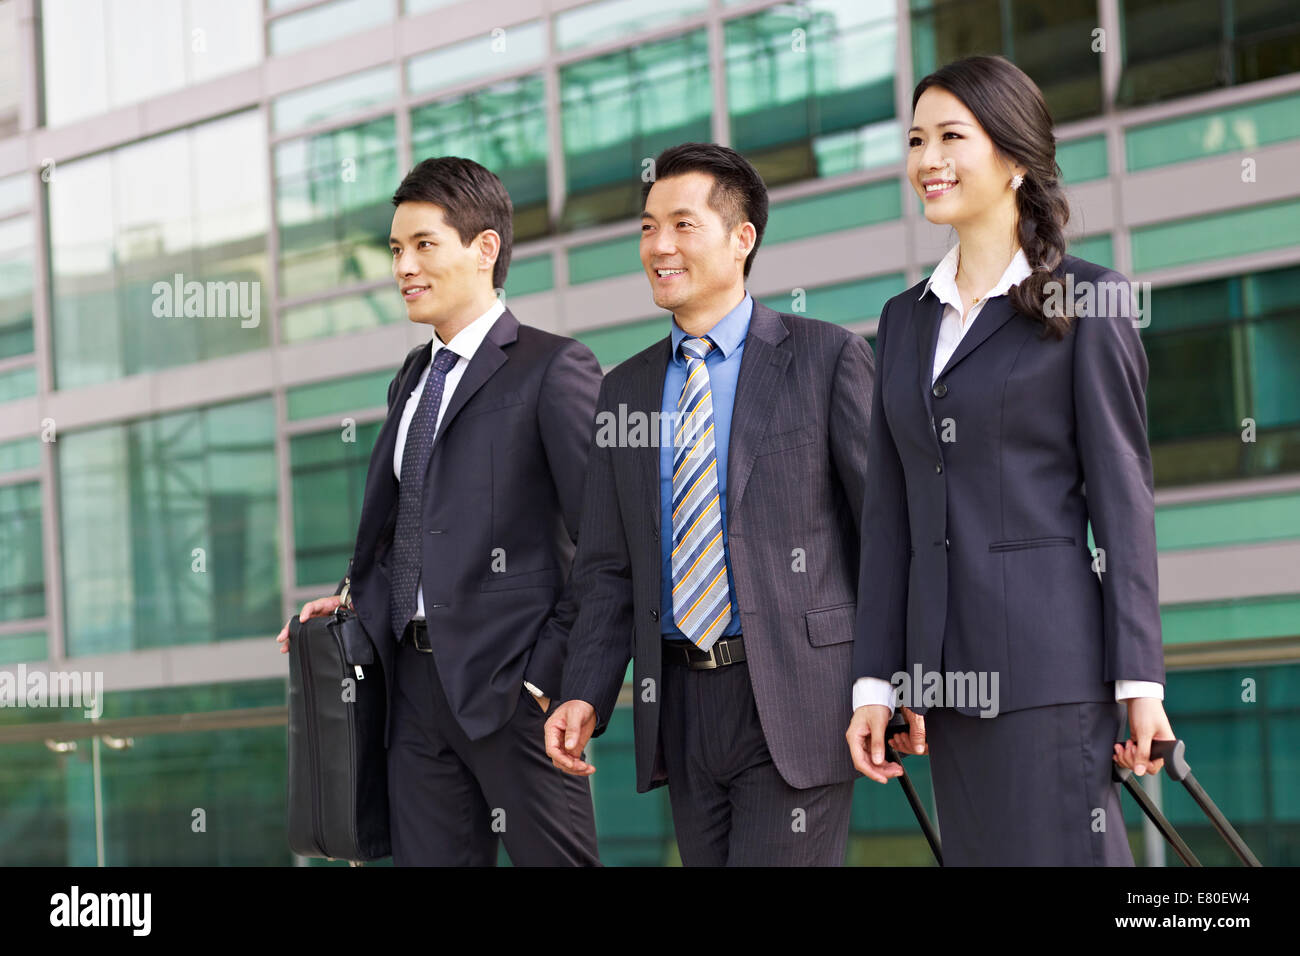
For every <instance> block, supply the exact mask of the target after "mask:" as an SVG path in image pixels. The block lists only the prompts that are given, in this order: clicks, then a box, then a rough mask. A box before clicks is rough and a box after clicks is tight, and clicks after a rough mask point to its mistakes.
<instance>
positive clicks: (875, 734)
mask: <svg viewBox="0 0 1300 956" xmlns="http://www.w3.org/2000/svg"><path fill="white" fill-rule="evenodd" d="M918 719H919V718H918ZM888 723H889V708H888V707H886V706H884V705H883V704H863V705H862V706H861V707H859V708H858V709H857V710H855V711H854V712H853V719H852V720H851V721H850V722H849V729H848V730H847V731H846V732H845V734H844V737H845V739H846V740H848V742H849V753H850V754H852V755H853V766H855V767H857V768H858V772H859V773H861V774H863V775H865V776H867V777H870V778H871V779H872V780H874V781H876V783H888V782H889V778H890V777H897V776H900V775H901V774H902V772H903V765H902V764H900V763H896V762H895V761H892V760H891V761H888V762H886V760H885V726H886V725H887V724H888Z"/></svg>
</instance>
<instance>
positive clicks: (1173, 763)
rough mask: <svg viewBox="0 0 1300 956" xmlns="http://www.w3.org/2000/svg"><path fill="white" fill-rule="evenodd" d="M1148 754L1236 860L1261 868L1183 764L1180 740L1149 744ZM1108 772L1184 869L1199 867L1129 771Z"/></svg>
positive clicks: (1183, 746)
mask: <svg viewBox="0 0 1300 956" xmlns="http://www.w3.org/2000/svg"><path fill="white" fill-rule="evenodd" d="M1150 754H1151V759H1152V760H1163V761H1164V762H1165V766H1164V769H1165V770H1166V771H1167V772H1168V773H1169V776H1170V778H1171V779H1173V780H1176V781H1178V782H1179V783H1181V784H1182V785H1183V786H1184V787H1185V788H1186V789H1187V792H1188V794H1189V795H1191V798H1192V799H1193V800H1194V801H1196V805H1197V806H1198V807H1200V808H1201V812H1202V813H1204V814H1205V815H1206V817H1208V818H1209V821H1210V823H1211V824H1212V825H1213V826H1214V829H1216V830H1217V831H1219V836H1221V837H1223V839H1224V842H1226V843H1227V844H1228V848H1229V849H1231V850H1232V852H1233V853H1235V854H1236V856H1237V859H1239V860H1241V862H1242V863H1244V864H1246V866H1261V865H1262V864H1261V863H1260V862H1259V860H1258V859H1257V858H1256V857H1255V854H1254V853H1252V852H1250V847H1248V846H1247V845H1246V841H1245V840H1243V839H1242V838H1241V835H1240V834H1239V833H1237V831H1236V830H1235V829H1233V827H1232V824H1231V823H1229V822H1228V818H1227V817H1225V816H1224V815H1223V814H1222V813H1221V812H1220V811H1219V808H1218V807H1217V806H1215V804H1214V801H1213V800H1211V799H1210V795H1209V794H1208V793H1206V792H1205V788H1204V787H1202V786H1201V784H1200V782H1199V781H1198V780H1197V779H1196V775H1195V774H1194V773H1192V768H1191V767H1190V766H1188V763H1187V745H1186V744H1185V743H1183V741H1181V740H1153V741H1151V750H1150ZM1111 772H1112V775H1113V776H1114V778H1115V779H1116V780H1118V781H1119V782H1120V783H1122V784H1124V789H1125V790H1127V791H1128V792H1129V793H1130V794H1131V795H1132V797H1133V799H1134V800H1136V801H1137V803H1138V806H1140V807H1141V808H1142V812H1143V813H1145V814H1146V815H1147V819H1149V820H1150V821H1151V822H1152V823H1153V824H1154V825H1155V827H1156V829H1157V830H1159V831H1160V833H1161V835H1162V836H1164V838H1165V839H1166V840H1168V841H1169V845H1170V846H1172V847H1173V848H1174V852H1175V853H1177V854H1178V857H1179V859H1181V860H1182V861H1183V863H1185V864H1186V865H1188V866H1201V865H1202V863H1201V861H1200V860H1198V859H1197V858H1196V854H1194V853H1193V852H1192V850H1191V848H1190V847H1189V846H1188V845H1187V843H1186V842H1184V840H1183V838H1182V837H1180V836H1179V835H1178V831H1177V830H1175V829H1174V825H1173V824H1172V823H1170V822H1169V820H1168V818H1166V817H1165V815H1164V814H1163V813H1161V812H1160V809H1159V808H1158V807H1157V806H1156V805H1155V804H1154V803H1152V802H1151V798H1150V797H1148V796H1147V793H1146V791H1145V790H1143V789H1142V787H1141V786H1139V785H1138V783H1137V782H1136V781H1135V780H1134V779H1133V776H1134V774H1133V771H1131V770H1129V769H1128V768H1126V767H1120V766H1114V765H1112V770H1111Z"/></svg>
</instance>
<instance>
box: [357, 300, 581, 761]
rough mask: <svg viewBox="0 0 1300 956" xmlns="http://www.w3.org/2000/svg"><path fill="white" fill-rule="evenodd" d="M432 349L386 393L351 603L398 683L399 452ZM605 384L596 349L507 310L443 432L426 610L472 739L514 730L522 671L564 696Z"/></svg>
mask: <svg viewBox="0 0 1300 956" xmlns="http://www.w3.org/2000/svg"><path fill="white" fill-rule="evenodd" d="M432 354H433V346H432V342H430V343H429V344H426V345H421V346H418V347H417V348H414V349H412V350H411V352H410V353H409V354H408V355H407V356H406V362H405V363H404V364H403V365H402V368H401V370H400V371H399V372H398V373H397V375H396V376H395V377H394V379H393V381H392V383H391V384H390V385H389V386H388V417H387V419H386V420H385V421H384V424H383V427H381V428H380V430H379V436H378V437H377V438H376V439H375V447H374V450H373V452H372V453H371V456H370V469H369V472H368V474H367V476H366V490H365V498H364V501H363V503H362V506H361V521H360V527H359V528H358V530H357V542H356V551H355V554H354V555H353V558H352V562H351V564H350V574H351V577H352V600H353V604H354V605H355V606H356V608H357V613H358V615H359V616H360V618H361V621H362V623H363V624H364V625H365V628H366V632H367V633H368V634H369V635H370V637H371V639H372V640H373V641H374V643H375V645H376V647H377V649H378V651H379V655H380V658H381V661H382V664H383V668H384V674H385V675H386V676H387V678H388V681H389V687H390V688H391V687H392V675H393V664H394V657H395V651H396V647H397V645H396V641H395V638H394V636H393V633H392V627H391V625H390V624H389V618H388V591H389V569H388V559H389V552H390V550H391V548H392V544H393V531H394V528H395V526H396V522H397V490H398V482H397V479H396V478H395V477H394V476H393V450H394V446H395V444H396V441H397V429H398V425H399V423H400V421H401V418H402V410H403V408H404V407H405V405H406V399H407V396H409V395H410V394H411V391H412V390H413V389H414V388H415V385H416V383H417V382H418V381H419V378H420V373H421V372H423V371H424V369H425V367H426V366H427V365H428V364H429V362H430V360H431V358H432ZM600 381H601V372H600V364H599V363H598V362H597V361H596V357H595V356H594V355H593V354H592V352H591V350H590V349H589V348H587V346H585V345H583V344H582V343H581V342H576V341H574V340H573V339H568V338H564V337H563V336H559V335H553V334H551V333H550V332H544V331H542V330H541V329H536V328H533V327H531V326H528V325H521V324H520V323H519V321H518V320H517V319H516V318H515V317H514V315H513V314H512V313H511V311H510V310H509V309H506V310H505V311H504V312H503V313H502V314H501V315H500V317H498V318H497V320H496V322H495V323H494V324H493V326H492V328H491V329H489V330H488V333H487V336H486V337H485V338H484V339H483V342H482V344H481V345H479V347H478V351H476V352H475V353H474V358H473V359H472V360H471V361H470V363H469V365H468V366H466V368H465V371H464V374H463V375H462V377H461V379H460V382H459V383H458V384H457V386H456V390H455V392H453V393H452V396H451V401H450V403H449V404H448V406H447V410H446V412H445V413H444V414H443V416H442V422H441V424H440V425H439V427H438V432H437V434H436V435H435V436H434V444H433V454H432V455H431V457H430V459H429V471H428V475H427V476H426V482H427V487H428V493H427V494H426V495H425V499H424V502H423V504H424V514H423V517H422V524H421V527H422V529H423V530H424V532H425V533H424V534H423V536H422V549H421V552H422V566H423V568H424V572H423V579H422V583H423V587H424V602H425V603H424V608H425V616H426V618H427V619H428V622H429V632H430V638H431V643H432V644H433V646H434V648H435V650H434V657H435V660H436V663H437V668H438V676H439V678H441V681H442V685H443V690H444V691H445V692H446V694H447V701H448V703H449V704H450V705H451V709H452V711H453V712H454V713H455V715H456V719H457V721H458V722H459V723H460V726H461V728H462V729H463V730H464V731H465V734H466V735H467V736H468V737H469V738H470V739H471V740H477V739H479V738H481V737H485V736H487V735H488V734H490V733H492V732H493V731H494V730H497V729H498V728H500V727H502V726H504V725H505V723H506V721H508V720H509V719H510V716H511V714H513V713H514V710H515V708H516V707H517V706H518V704H519V696H520V694H521V693H524V691H523V690H522V688H523V682H524V680H528V681H530V682H531V683H533V684H535V685H537V687H539V688H540V689H541V690H542V691H543V692H544V693H547V694H549V695H551V696H555V695H556V694H558V693H559V689H560V680H561V674H562V670H563V665H564V656H565V645H566V643H567V641H568V635H569V628H570V626H571V625H572V623H573V619H574V617H575V615H576V613H577V608H576V606H575V604H574V601H573V597H572V592H571V590H570V588H569V585H568V576H569V567H570V564H571V562H572V560H573V553H574V548H575V541H576V539H577V534H578V519H579V513H580V510H581V507H582V486H583V480H584V477H585V475H586V469H587V451H588V448H589V445H590V441H591V422H592V416H593V413H594V409H595V405H596V393H597V392H598V391H599V389H600ZM502 560H504V567H502ZM341 587H342V584H341V582H340V589H341ZM391 714H392V697H391V695H390V697H389V717H390V718H391ZM388 729H389V727H388V724H387V723H386V724H385V743H387V736H388ZM538 746H539V747H540V746H541V742H540V741H539V742H538Z"/></svg>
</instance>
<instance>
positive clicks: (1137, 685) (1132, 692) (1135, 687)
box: [1115, 680, 1165, 700]
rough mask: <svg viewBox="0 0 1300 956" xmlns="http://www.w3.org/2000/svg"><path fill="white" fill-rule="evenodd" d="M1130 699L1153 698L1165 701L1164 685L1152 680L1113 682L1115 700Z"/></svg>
mask: <svg viewBox="0 0 1300 956" xmlns="http://www.w3.org/2000/svg"><path fill="white" fill-rule="evenodd" d="M1130 697H1154V698H1155V699H1156V700H1164V699H1165V685H1164V684H1159V683H1157V682H1156V681H1153V680H1117V681H1115V699H1116V700H1127V699H1128V698H1130Z"/></svg>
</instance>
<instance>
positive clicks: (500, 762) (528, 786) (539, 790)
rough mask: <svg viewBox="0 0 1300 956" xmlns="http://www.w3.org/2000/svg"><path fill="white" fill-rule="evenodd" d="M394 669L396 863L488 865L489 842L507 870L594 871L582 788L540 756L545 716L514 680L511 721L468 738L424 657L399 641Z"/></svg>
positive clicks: (586, 789)
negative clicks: (502, 854)
mask: <svg viewBox="0 0 1300 956" xmlns="http://www.w3.org/2000/svg"><path fill="white" fill-rule="evenodd" d="M394 671H395V674H394V679H393V681H392V693H393V716H392V726H391V729H390V733H389V748H388V804H389V816H390V821H391V829H392V842H393V863H394V864H395V865H396V866H495V865H496V861H497V840H498V838H499V839H501V840H503V841H504V842H505V847H506V852H507V853H509V854H510V860H511V862H512V863H514V864H515V865H516V866H577V865H589V866H598V865H600V860H599V858H598V856H597V850H596V818H595V813H594V811H593V809H592V804H591V788H590V786H589V784H588V782H587V779H586V778H585V777H575V776H571V775H569V774H566V773H564V772H563V771H561V770H559V769H558V768H557V767H555V765H554V764H552V763H551V760H550V758H549V757H547V756H546V749H545V746H544V744H543V734H542V728H543V726H544V725H545V723H546V716H547V715H546V713H544V712H543V711H542V708H541V705H540V704H539V703H538V702H537V700H536V698H534V697H533V696H532V694H530V693H529V692H528V691H527V690H525V689H524V687H523V686H522V682H521V684H520V688H519V704H518V706H517V707H516V708H515V713H514V716H512V717H511V718H510V720H509V721H508V722H507V723H506V725H505V726H504V727H501V728H500V729H499V730H497V731H495V732H493V733H491V734H489V735H488V736H486V737H484V738H482V739H480V740H473V741H472V740H470V739H469V738H468V737H466V736H465V733H464V731H462V730H461V729H460V725H459V724H458V723H457V722H456V718H455V716H454V715H453V714H452V712H451V708H450V707H449V705H448V704H447V698H446V695H445V694H444V693H443V689H442V682H441V680H439V678H438V672H437V666H436V665H435V663H434V659H433V655H432V654H425V653H421V652H420V651H417V650H415V649H414V648H413V647H412V646H411V642H410V641H409V640H403V641H402V642H401V643H400V644H398V650H397V654H396V666H395V667H394ZM551 706H552V708H553V707H554V706H555V704H554V703H552V704H551Z"/></svg>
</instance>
